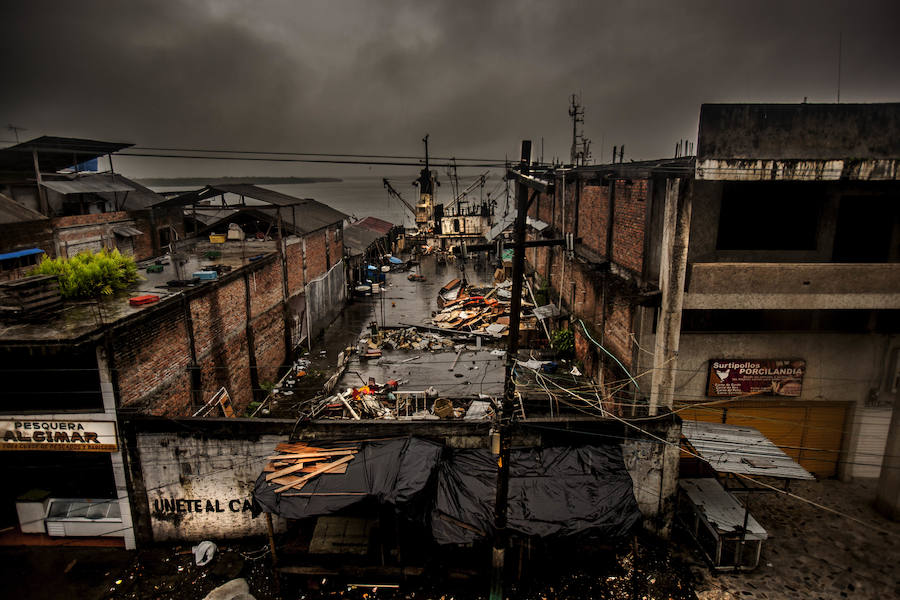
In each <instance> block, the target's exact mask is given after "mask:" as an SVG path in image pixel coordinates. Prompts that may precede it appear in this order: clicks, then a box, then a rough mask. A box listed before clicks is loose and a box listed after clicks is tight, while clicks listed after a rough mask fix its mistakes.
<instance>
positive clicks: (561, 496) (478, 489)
mask: <svg viewBox="0 0 900 600" xmlns="http://www.w3.org/2000/svg"><path fill="white" fill-rule="evenodd" d="M435 470H437V476H436V477H435V478H434V480H435V481H432V475H433V474H434V471H435ZM265 476H266V473H261V474H260V476H259V478H258V479H257V480H256V488H255V490H254V492H253V497H254V500H255V503H256V505H257V507H259V508H261V509H262V510H263V511H265V512H270V513H273V514H277V515H279V516H281V517H284V518H288V519H304V518H307V517H314V516H320V515H328V514H332V513H335V512H337V511H339V510H341V509H344V508H346V507H348V506H351V505H353V504H356V503H357V502H362V501H363V500H367V499H373V498H374V499H376V500H378V501H379V502H381V503H387V504H393V505H395V506H398V507H407V511H406V512H416V513H418V512H419V511H418V509H420V508H421V507H422V506H423V505H429V504H430V505H431V509H430V512H431V530H432V534H433V536H434V539H435V541H437V542H438V543H439V544H465V543H470V542H474V541H476V540H478V539H483V538H486V537H489V536H491V535H492V533H493V520H494V499H495V496H496V491H495V490H496V478H497V462H496V456H494V455H492V454H490V452H489V451H487V450H450V449H444V447H443V446H441V445H439V444H436V443H433V442H430V441H427V440H423V439H419V438H404V439H399V440H387V441H378V442H365V443H362V444H361V447H360V451H359V453H357V454H356V456H355V457H354V458H353V460H352V461H350V462H349V463H348V467H347V472H346V473H344V474H336V473H332V474H328V473H326V474H323V475H319V476H318V477H315V478H313V479H312V480H310V481H309V482H308V483H307V484H306V485H305V486H303V488H302V489H301V490H299V492H300V494H302V495H294V496H291V495H289V494H290V493H292V492H290V491H288V492H285V493H282V494H276V493H275V489H276V488H277V487H280V486H277V485H275V484H270V483H268V482H266V477H265ZM430 482H431V484H430V485H429V483H430ZM426 488H427V489H426ZM317 494H322V495H317ZM325 494H328V495H325ZM342 494H346V495H342ZM413 501H415V502H413ZM413 504H415V508H416V509H417V510H415V511H410V510H409V509H410V508H412V505H413ZM426 510H427V509H426ZM407 516H409V517H413V516H414V515H412V514H409V515H407ZM640 518H641V514H640V511H639V510H638V507H637V502H636V501H635V499H634V491H633V488H632V481H631V476H630V475H629V474H628V471H627V470H626V469H625V463H624V461H623V459H622V450H621V448H620V446H618V445H615V444H612V445H603V446H579V447H550V448H528V449H514V450H512V453H511V460H510V482H509V516H508V523H509V528H510V529H511V530H512V531H515V532H518V533H521V534H524V535H534V536H540V537H550V536H568V535H574V534H577V533H580V532H584V531H588V530H591V531H592V532H594V533H598V534H600V535H603V536H607V537H621V536H624V535H626V534H627V533H628V532H629V531H630V529H631V528H632V527H633V526H634V525H635V523H637V522H638V521H639V520H640Z"/></svg>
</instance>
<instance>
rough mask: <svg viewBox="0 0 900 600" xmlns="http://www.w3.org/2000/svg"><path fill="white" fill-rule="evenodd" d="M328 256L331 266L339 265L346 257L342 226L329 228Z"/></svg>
mask: <svg viewBox="0 0 900 600" xmlns="http://www.w3.org/2000/svg"><path fill="white" fill-rule="evenodd" d="M388 251H390V249H388ZM328 256H329V258H330V259H331V266H334V265H336V264H338V263H339V262H340V261H341V259H342V258H343V257H344V230H343V228H342V227H341V225H335V226H333V227H329V228H328Z"/></svg>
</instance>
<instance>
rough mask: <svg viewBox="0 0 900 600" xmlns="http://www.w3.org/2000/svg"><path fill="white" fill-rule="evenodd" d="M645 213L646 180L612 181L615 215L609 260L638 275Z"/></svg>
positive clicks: (641, 267) (642, 252)
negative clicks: (614, 185)
mask: <svg viewBox="0 0 900 600" xmlns="http://www.w3.org/2000/svg"><path fill="white" fill-rule="evenodd" d="M646 215H647V181H646V180H636V181H634V183H631V184H628V183H626V182H625V181H622V180H618V181H616V215H615V220H614V223H615V227H614V228H613V252H612V254H613V260H614V261H615V262H616V263H617V264H619V265H621V266H623V267H625V268H626V269H628V270H630V271H632V272H633V273H636V274H638V275H639V274H640V273H641V271H642V269H643V266H644V228H645V224H646V221H645V218H646Z"/></svg>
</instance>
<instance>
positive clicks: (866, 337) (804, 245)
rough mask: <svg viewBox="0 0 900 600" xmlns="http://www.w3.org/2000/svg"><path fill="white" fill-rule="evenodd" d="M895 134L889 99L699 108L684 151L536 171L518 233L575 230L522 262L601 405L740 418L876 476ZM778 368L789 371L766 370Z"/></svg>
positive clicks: (892, 242) (805, 452)
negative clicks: (691, 151) (560, 321)
mask: <svg viewBox="0 0 900 600" xmlns="http://www.w3.org/2000/svg"><path fill="white" fill-rule="evenodd" d="M898 133H900V105H898V104H880V105H879V104H875V105H849V104H840V105H811V104H800V105H704V106H703V107H702V109H701V116H700V132H699V139H698V145H697V148H698V156H697V157H681V158H674V159H664V160H656V161H643V162H630V163H616V164H610V165H598V166H585V167H577V168H557V169H552V170H549V171H547V172H546V173H537V174H536V176H538V177H541V178H545V179H548V180H552V181H553V182H554V183H555V185H554V192H553V194H552V195H539V196H538V197H536V199H535V201H534V202H533V203H532V205H531V207H530V213H529V214H530V216H531V217H533V218H536V219H540V220H541V221H543V222H546V223H548V224H549V227H548V228H546V229H544V230H543V231H542V232H540V233H538V232H537V230H536V229H532V230H531V232H530V237H532V238H535V237H539V236H543V237H549V238H552V237H561V236H562V235H563V234H567V233H572V234H574V236H575V237H576V238H581V240H580V243H579V244H577V245H576V248H575V252H574V256H571V257H568V256H566V253H565V251H564V250H563V249H561V248H558V247H554V248H535V249H531V250H529V251H528V254H527V257H528V260H529V262H530V264H531V267H532V268H533V269H534V270H535V272H536V273H537V274H538V275H539V278H540V279H541V280H542V281H545V282H546V283H547V284H548V285H549V286H550V288H551V290H552V293H551V296H553V297H555V298H556V299H557V300H558V301H560V302H561V304H562V305H563V306H564V307H566V308H568V309H569V310H570V311H571V313H572V315H573V318H572V321H573V328H574V329H575V335H576V347H577V353H578V357H579V359H580V360H582V361H583V363H584V366H585V369H586V371H587V372H588V373H590V374H591V375H592V376H593V377H595V379H596V380H597V381H599V382H600V383H601V384H602V385H603V387H604V389H605V391H606V393H607V395H608V398H609V402H608V403H609V405H610V407H611V408H612V407H618V409H619V410H621V411H623V412H626V413H627V412H628V411H630V410H632V408H635V409H637V410H650V411H653V410H655V409H656V408H657V407H663V406H673V407H674V408H675V409H677V410H680V414H681V415H682V416H684V417H685V418H692V419H700V420H713V421H719V422H725V423H734V424H745V425H751V426H753V427H756V428H758V429H760V430H761V431H763V433H765V434H766V435H767V436H768V437H769V438H770V439H772V440H773V441H775V442H776V443H777V444H779V445H780V446H782V447H783V448H785V450H786V452H788V454H790V455H792V456H793V457H794V458H796V459H798V460H799V462H800V463H801V464H802V465H804V466H805V467H806V468H807V469H809V470H810V471H813V472H814V473H816V474H817V475H821V476H828V475H835V474H837V475H840V476H844V477H850V476H857V477H867V476H868V477H871V476H877V475H878V473H879V469H880V466H881V461H882V455H885V450H884V448H885V440H886V438H887V431H888V423H889V421H890V418H891V414H892V412H896V411H892V406H893V404H894V403H895V401H896V398H897V387H898V386H897V382H898V356H900V349H898V342H897V334H898V333H900V323H898V316H897V315H898V309H900V187H898V186H900V184H898V164H900V147H898V146H897V142H896V140H897V139H900V136H898ZM582 323H583V325H582ZM719 363H721V364H732V365H733V364H743V363H748V364H749V363H753V365H755V366H753V368H752V369H748V370H747V371H748V372H749V371H754V372H755V373H756V375H753V377H757V379H758V381H757V383H751V381H750V379H749V378H746V377H745V378H744V379H741V377H744V376H743V375H741V376H739V375H737V374H736V373H735V374H731V373H729V372H728V369H727V368H723V369H720V370H721V373H716V371H715V370H714V369H713V365H714V364H719ZM779 365H781V367H784V368H788V367H790V368H792V369H794V370H795V371H796V373H797V374H798V375H797V376H796V377H795V379H792V380H791V382H789V385H785V382H784V381H775V379H777V378H775V379H773V381H768V380H767V379H766V377H769V376H770V375H766V374H767V373H772V372H775V371H777V370H778V369H779V368H781V367H779ZM722 377H725V379H722ZM760 382H761V383H760ZM766 386H768V387H766ZM890 454H891V453H887V455H890ZM894 454H896V453H894Z"/></svg>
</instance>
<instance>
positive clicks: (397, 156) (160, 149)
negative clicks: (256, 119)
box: [117, 146, 506, 164]
mask: <svg viewBox="0 0 900 600" xmlns="http://www.w3.org/2000/svg"><path fill="white" fill-rule="evenodd" d="M130 150H141V151H145V150H149V151H157V152H203V153H213V154H258V155H261V156H326V157H329V158H379V159H381V158H384V159H387V158H390V159H404V160H420V159H421V157H420V156H407V155H402V154H348V153H328V152H274V151H262V150H230V149H229V150H222V149H214V148H163V147H155V146H132V147H131V148H130ZM117 154H121V153H117ZM434 158H435V159H437V160H447V161H450V160H456V161H463V162H493V163H502V164H505V163H506V161H505V159H504V160H499V159H493V158H460V157H458V156H457V157H451V156H435V157H434ZM422 161H423V164H424V159H422Z"/></svg>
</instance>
